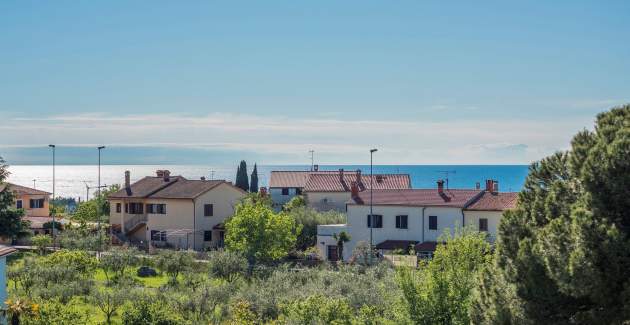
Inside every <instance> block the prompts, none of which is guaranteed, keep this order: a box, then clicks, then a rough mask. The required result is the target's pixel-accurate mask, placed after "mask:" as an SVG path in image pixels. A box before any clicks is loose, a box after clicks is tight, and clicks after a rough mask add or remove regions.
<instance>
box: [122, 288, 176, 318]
mask: <svg viewBox="0 0 630 325" xmlns="http://www.w3.org/2000/svg"><path fill="white" fill-rule="evenodd" d="M122 322H123V324H126V325H147V324H150V325H177V324H182V323H183V319H181V317H180V316H179V315H178V314H177V312H175V311H173V310H172V309H171V308H170V307H169V306H168V305H167V304H166V303H164V302H163V301H162V300H160V299H155V298H154V297H152V296H150V295H148V294H141V295H138V298H137V299H135V300H134V301H133V303H132V304H131V306H130V307H129V308H127V309H126V310H125V311H124V312H123V315H122Z"/></svg>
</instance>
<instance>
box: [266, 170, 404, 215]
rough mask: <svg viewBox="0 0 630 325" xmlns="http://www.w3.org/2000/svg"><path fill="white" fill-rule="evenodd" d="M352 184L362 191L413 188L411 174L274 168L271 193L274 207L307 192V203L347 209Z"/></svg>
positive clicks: (319, 206)
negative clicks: (368, 173) (279, 169)
mask: <svg viewBox="0 0 630 325" xmlns="http://www.w3.org/2000/svg"><path fill="white" fill-rule="evenodd" d="M352 184H356V186H357V189H358V191H359V192H363V191H366V190H369V189H370V188H372V187H373V188H374V189H375V190H385V189H390V190H393V189H410V188H411V178H410V177H409V175H408V174H374V175H373V177H371V176H370V175H363V174H362V172H361V170H356V171H345V170H343V169H339V171H272V172H271V179H270V181H269V193H270V195H271V199H272V201H273V203H274V207H276V208H277V209H279V208H281V207H282V205H284V204H285V203H287V202H289V201H290V200H291V199H292V198H293V197H295V196H297V195H304V197H305V198H306V201H307V202H308V205H309V206H310V207H312V208H314V209H316V210H319V211H328V210H336V211H341V212H345V211H346V202H347V201H348V200H350V197H351V193H350V192H351V187H352Z"/></svg>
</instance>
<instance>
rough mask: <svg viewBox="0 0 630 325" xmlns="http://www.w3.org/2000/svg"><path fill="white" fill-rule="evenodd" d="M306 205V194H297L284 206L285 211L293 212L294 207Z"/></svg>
mask: <svg viewBox="0 0 630 325" xmlns="http://www.w3.org/2000/svg"><path fill="white" fill-rule="evenodd" d="M302 207H306V198H305V197H304V195H296V196H294V197H292V198H291V200H289V202H287V203H285V204H284V205H283V206H282V210H283V211H287V212H291V211H292V210H294V209H297V208H302Z"/></svg>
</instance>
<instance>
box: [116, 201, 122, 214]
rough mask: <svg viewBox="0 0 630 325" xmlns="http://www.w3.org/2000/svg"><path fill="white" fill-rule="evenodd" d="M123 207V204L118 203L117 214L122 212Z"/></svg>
mask: <svg viewBox="0 0 630 325" xmlns="http://www.w3.org/2000/svg"><path fill="white" fill-rule="evenodd" d="M121 205H122V204H120V203H116V212H117V213H120V211H121Z"/></svg>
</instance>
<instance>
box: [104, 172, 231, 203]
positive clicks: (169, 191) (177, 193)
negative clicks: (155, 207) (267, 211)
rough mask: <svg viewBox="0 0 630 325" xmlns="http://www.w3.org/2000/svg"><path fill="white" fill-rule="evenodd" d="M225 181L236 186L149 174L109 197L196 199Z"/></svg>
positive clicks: (217, 181) (221, 181)
mask: <svg viewBox="0 0 630 325" xmlns="http://www.w3.org/2000/svg"><path fill="white" fill-rule="evenodd" d="M223 183H225V184H229V185H230V186H234V185H232V183H230V182H226V181H224V180H189V179H186V178H184V177H182V176H171V177H170V178H169V180H168V181H165V180H164V178H163V177H155V176H147V177H144V178H142V179H140V180H139V181H137V182H135V183H133V184H131V186H130V188H129V189H126V188H123V189H121V190H119V191H117V192H114V193H112V194H110V195H109V196H108V197H107V198H108V199H126V198H155V199H194V198H196V197H198V196H199V195H201V194H203V193H205V192H207V191H209V190H211V189H213V188H215V187H217V186H219V185H220V184H223ZM235 188H236V187H235ZM238 190H239V191H242V190H241V189H238Z"/></svg>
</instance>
